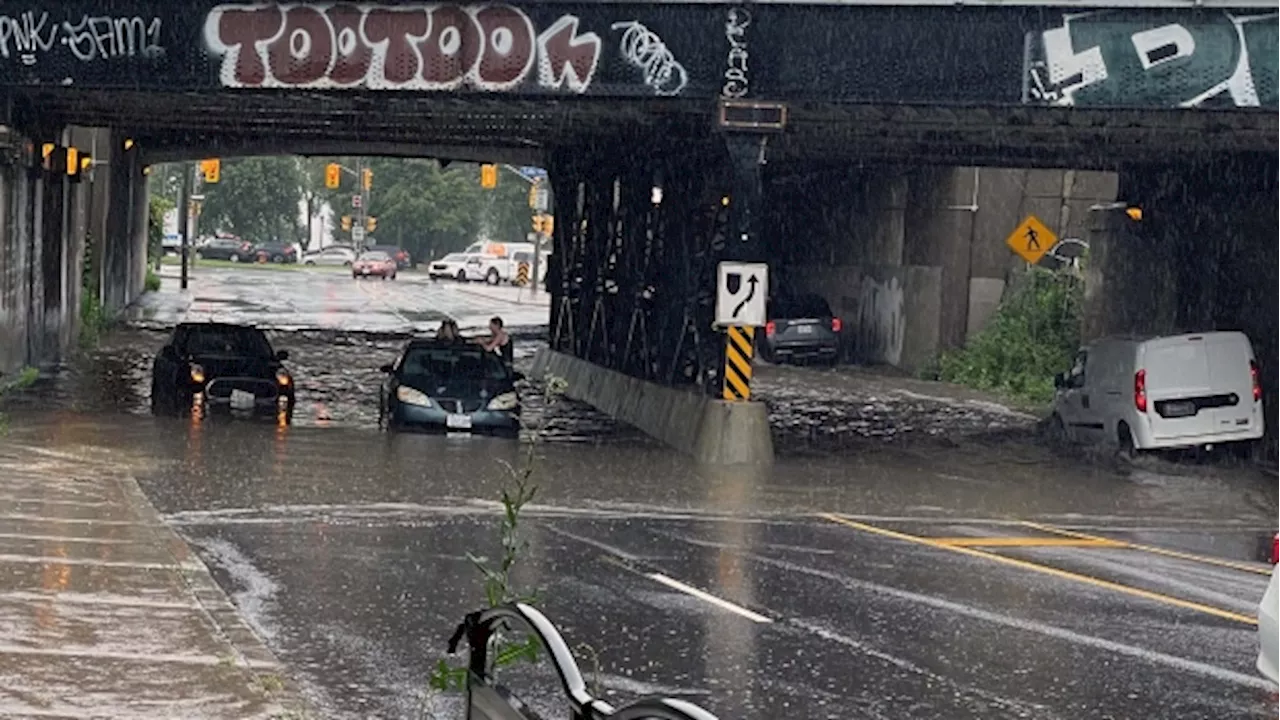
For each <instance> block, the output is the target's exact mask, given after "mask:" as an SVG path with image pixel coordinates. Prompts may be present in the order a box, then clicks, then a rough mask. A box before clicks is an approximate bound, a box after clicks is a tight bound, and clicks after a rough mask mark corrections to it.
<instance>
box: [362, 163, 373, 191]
mask: <svg viewBox="0 0 1280 720" xmlns="http://www.w3.org/2000/svg"><path fill="white" fill-rule="evenodd" d="M360 182H361V183H363V184H364V189H365V190H372V189H373V171H372V170H370V169H369V168H365V169H364V172H362V173H360Z"/></svg>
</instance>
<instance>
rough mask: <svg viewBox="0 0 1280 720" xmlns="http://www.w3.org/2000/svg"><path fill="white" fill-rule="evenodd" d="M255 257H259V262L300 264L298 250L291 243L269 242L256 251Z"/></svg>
mask: <svg viewBox="0 0 1280 720" xmlns="http://www.w3.org/2000/svg"><path fill="white" fill-rule="evenodd" d="M253 250H254V255H256V256H257V257H258V262H273V263H296V262H298V249H297V248H295V247H294V246H293V245H292V244H290V243H278V242H269V243H262V244H261V245H258V246H257V247H255V248H254V249H253Z"/></svg>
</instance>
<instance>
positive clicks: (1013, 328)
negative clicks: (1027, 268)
mask: <svg viewBox="0 0 1280 720" xmlns="http://www.w3.org/2000/svg"><path fill="white" fill-rule="evenodd" d="M1082 294H1083V286H1082V284H1081V282H1080V281H1079V280H1078V279H1077V278H1074V277H1071V276H1070V275H1066V274H1055V273H1052V272H1049V271H1047V270H1040V269H1034V268H1033V269H1032V270H1031V272H1029V273H1027V274H1026V275H1025V276H1024V277H1022V278H1020V279H1019V280H1018V281H1017V282H1015V284H1014V286H1013V289H1012V291H1011V292H1008V293H1006V295H1005V297H1004V299H1003V300H1001V302H1000V308H999V309H998V310H997V311H996V313H995V315H993V316H992V318H991V321H990V323H989V324H988V325H987V327H986V329H984V330H983V331H982V332H981V333H979V334H978V336H977V337H975V338H974V339H973V341H972V342H970V343H969V345H968V346H967V347H965V348H963V349H961V350H954V351H950V352H946V353H943V355H942V357H940V358H939V360H938V377H939V378H940V379H942V380H946V381H949V382H956V383H960V384H963V385H968V386H970V387H974V388H978V389H981V390H996V391H999V392H1003V393H1007V394H1008V395H1011V396H1013V397H1015V398H1018V399H1020V400H1026V401H1030V402H1036V403H1047V402H1049V401H1050V400H1052V399H1053V376H1054V374H1055V373H1057V372H1060V371H1062V370H1063V369H1064V368H1066V367H1068V366H1070V364H1071V359H1072V357H1074V355H1075V353H1076V350H1077V349H1078V348H1079V344H1080V305H1081V299H1082Z"/></svg>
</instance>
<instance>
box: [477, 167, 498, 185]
mask: <svg viewBox="0 0 1280 720" xmlns="http://www.w3.org/2000/svg"><path fill="white" fill-rule="evenodd" d="M480 187H482V188H484V189H485V190H492V189H494V188H496V187H498V166H497V165H489V164H484V165H481V166H480Z"/></svg>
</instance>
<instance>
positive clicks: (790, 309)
mask: <svg viewBox="0 0 1280 720" xmlns="http://www.w3.org/2000/svg"><path fill="white" fill-rule="evenodd" d="M767 313H768V322H766V323H765V326H764V336H763V338H761V340H760V341H759V343H758V345H759V348H760V354H761V355H762V356H763V357H764V359H766V360H768V361H769V362H785V361H788V360H805V359H811V358H817V359H818V360H820V361H823V362H828V363H834V362H835V361H836V360H837V359H838V358H839V355H840V331H841V329H842V327H841V323H840V318H838V317H836V316H835V313H833V312H831V306H830V305H828V304H827V301H826V300H825V299H823V297H822V296H821V295H813V294H802V295H793V296H788V295H782V296H778V297H775V298H773V299H772V300H770V302H769V304H768V309H767Z"/></svg>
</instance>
